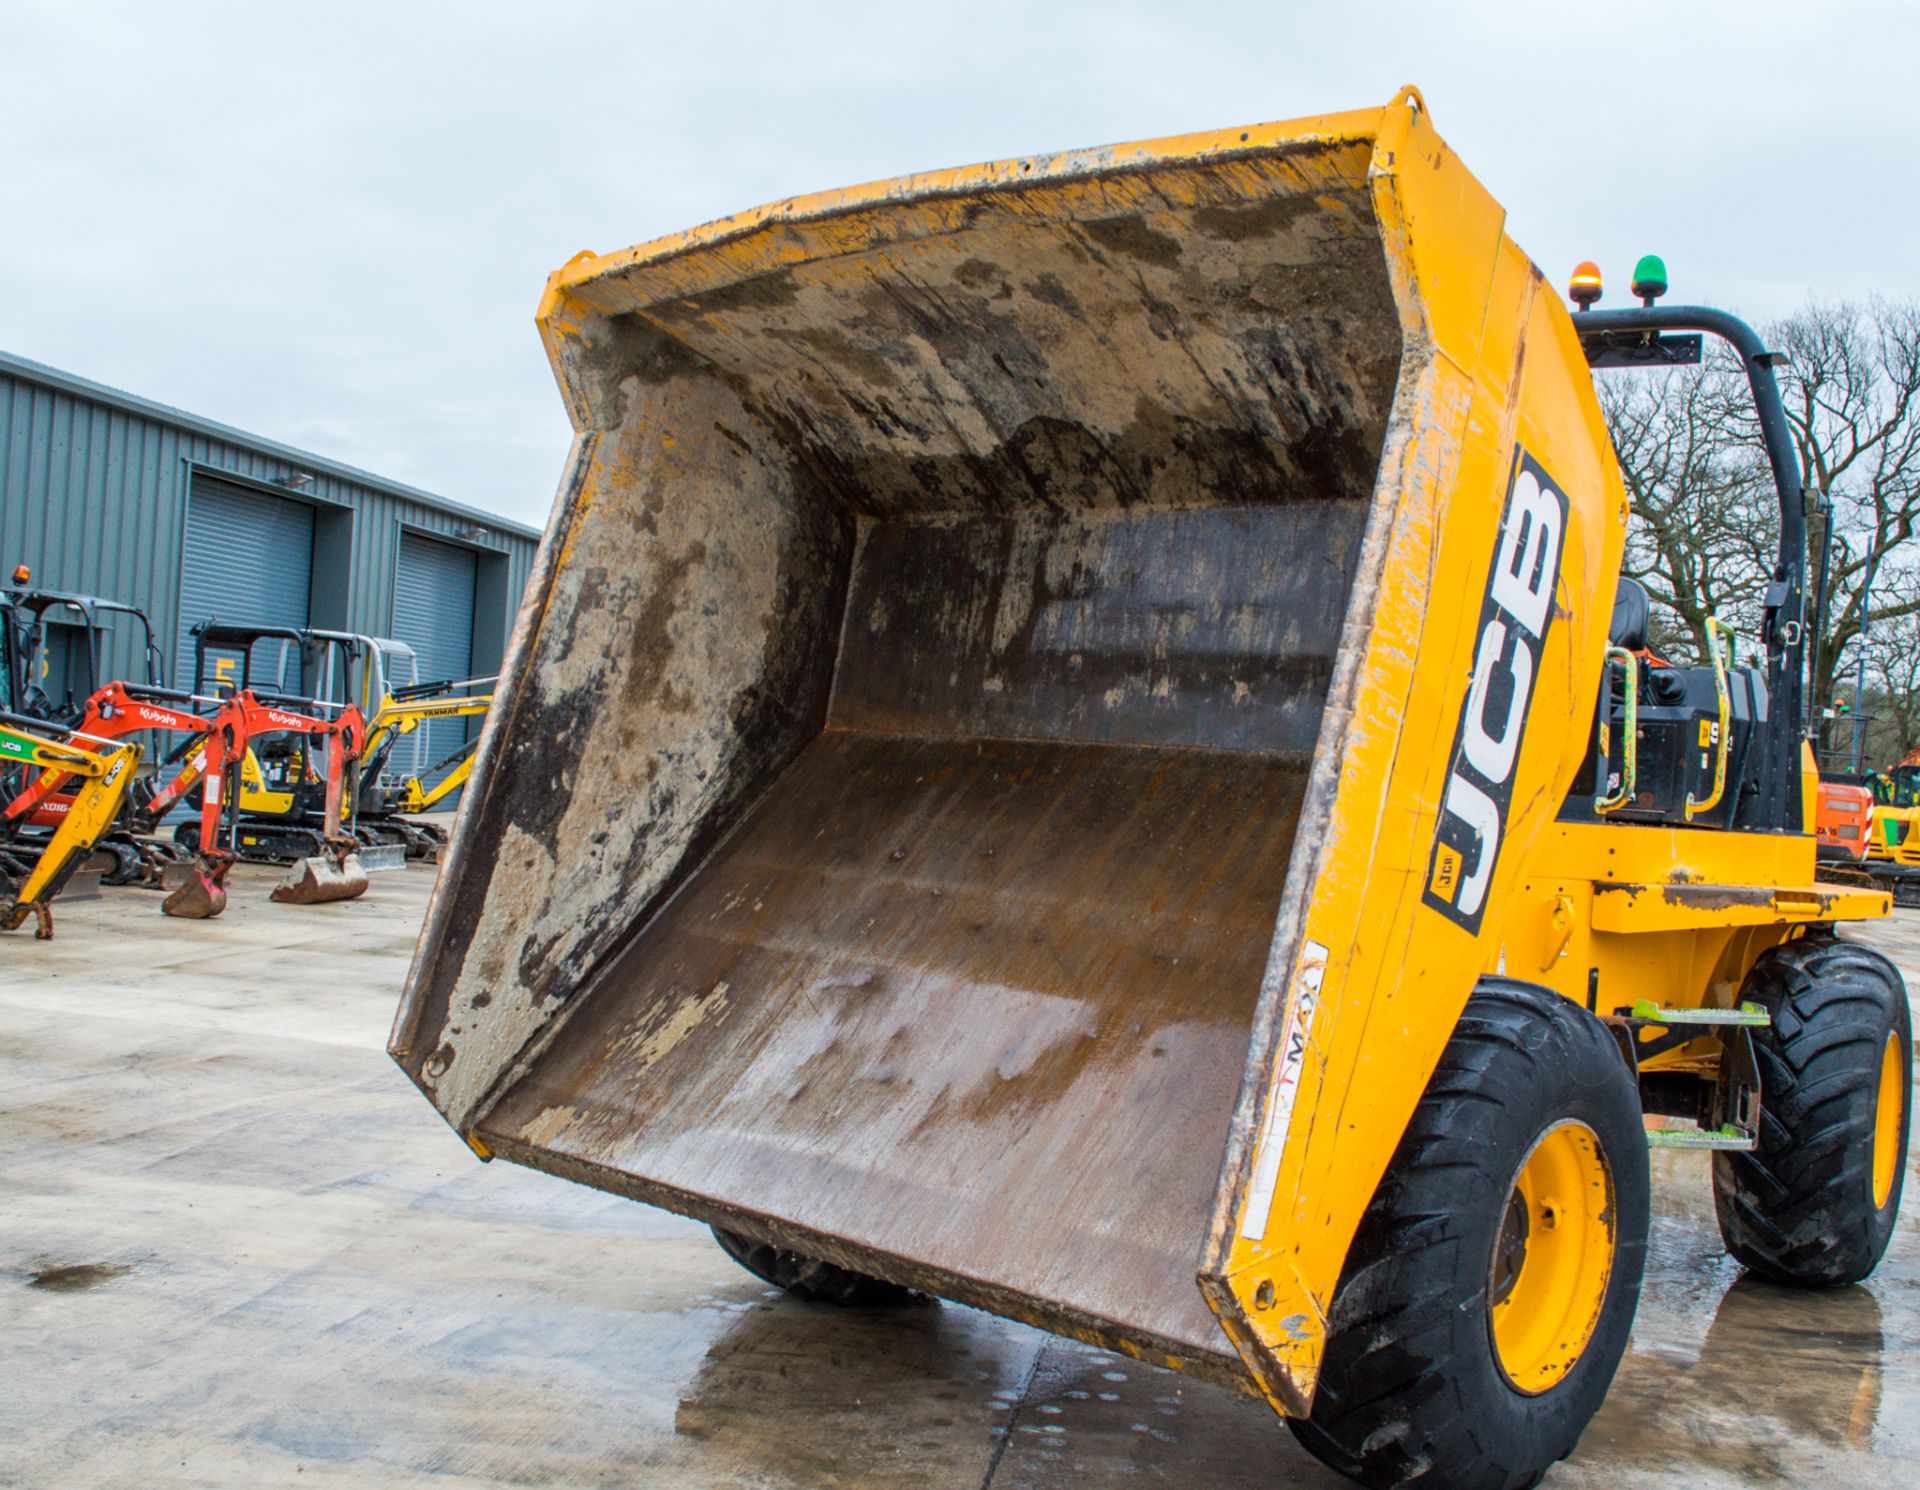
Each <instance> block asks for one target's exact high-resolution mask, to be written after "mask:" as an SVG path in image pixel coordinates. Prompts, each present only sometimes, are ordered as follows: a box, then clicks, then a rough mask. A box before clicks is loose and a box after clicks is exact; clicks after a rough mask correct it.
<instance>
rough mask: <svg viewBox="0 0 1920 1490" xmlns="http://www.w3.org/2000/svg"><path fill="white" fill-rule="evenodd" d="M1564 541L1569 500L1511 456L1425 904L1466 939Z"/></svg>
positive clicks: (1501, 822)
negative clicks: (1510, 472)
mask: <svg viewBox="0 0 1920 1490" xmlns="http://www.w3.org/2000/svg"><path fill="white" fill-rule="evenodd" d="M1566 536H1567V499H1566V498H1565V497H1564V496H1563V495H1561V493H1560V490H1559V488H1558V486H1556V485H1555V483H1554V481H1553V478H1552V477H1550V476H1548V475H1547V473H1546V471H1545V470H1543V469H1542V468H1541V466H1540V463H1539V462H1538V461H1536V460H1535V459H1534V458H1533V457H1532V456H1530V455H1528V454H1527V453H1526V451H1524V450H1521V451H1519V452H1517V455H1516V459H1515V461H1514V467H1513V481H1512V484H1511V485H1510V486H1509V487H1508V488H1507V506H1506V511H1505V512H1504V513H1503V514H1502V515H1501V519H1500V537H1499V540H1498V542H1497V543H1496V545H1495V547H1494V551H1493V568H1492V569H1491V570H1490V571H1489V572H1488V574H1487V590H1486V597H1485V599H1484V600H1482V601H1481V604H1480V632H1479V640H1478V642H1476V644H1475V646H1474V653H1473V673H1472V676H1471V678H1470V680H1469V682H1468V684H1467V698H1466V702H1465V703H1464V704H1462V705H1461V708H1460V722H1459V724H1458V725H1457V726H1456V727H1455V729H1454V732H1453V752H1452V754H1451V756H1450V757H1449V759H1450V762H1451V765H1450V768H1449V770H1448V772H1447V785H1446V794H1445V796H1444V798H1443V799H1442V801H1441V804H1440V822H1439V826H1438V827H1437V828H1436V829H1435V832H1434V836H1433V852H1432V856H1431V858H1430V860H1429V862H1428V865H1427V887H1426V890H1425V892H1424V893H1423V894H1422V896H1421V899H1422V900H1424V901H1425V902H1426V904H1428V905H1429V906H1431V907H1432V908H1433V909H1434V910H1436V911H1438V912H1440V914H1441V915H1443V916H1445V917H1446V918H1447V919H1448V920H1450V921H1452V922H1454V923H1455V924H1457V925H1460V926H1464V927H1465V928H1466V929H1467V930H1468V931H1470V932H1476V933H1477V932H1478V931H1479V930H1480V918H1481V916H1482V914H1483V913H1484V912H1485V910H1486V903H1487V885H1488V882H1489V881H1490V880H1491V879H1492V878H1493V867H1494V865H1495V864H1496V863H1497V862H1498V861H1499V858H1500V845H1501V843H1502V842H1503V841H1504V840H1505V837H1506V827H1507V809H1508V808H1509V807H1510V806H1511V805H1512V802H1513V771H1514V764H1515V762H1516V761H1517V760H1518V759H1519V757H1520V741H1521V737H1522V735H1523V734H1524V733H1525V731H1526V727H1527V706H1528V704H1530V703H1531V702H1532V700H1533V687H1534V683H1535V681H1536V680H1537V679H1538V677H1539V675H1540V655H1541V652H1542V651H1543V650H1544V648H1545V646H1546V640H1547V630H1548V628H1549V627H1550V626H1552V624H1553V597H1554V590H1555V588H1556V587H1557V586H1558V584H1559V582H1560V554H1561V551H1562V549H1563V548H1564V547H1565V543H1566Z"/></svg>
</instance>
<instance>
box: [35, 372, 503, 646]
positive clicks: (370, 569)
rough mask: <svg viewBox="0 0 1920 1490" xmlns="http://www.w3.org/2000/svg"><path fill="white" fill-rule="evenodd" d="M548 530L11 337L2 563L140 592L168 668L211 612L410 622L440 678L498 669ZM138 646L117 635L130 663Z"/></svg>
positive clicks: (244, 618)
mask: <svg viewBox="0 0 1920 1490" xmlns="http://www.w3.org/2000/svg"><path fill="white" fill-rule="evenodd" d="M539 536H540V535H539V534H538V533H537V532H536V531H535V530H533V529H531V528H528V527H524V526H522V525H521V524H518V523H512V522H508V521H507V520H505V519H504V518H500V517H496V516H494V515H492V514H490V513H485V512H480V511H477V510H475V509H473V508H470V507H463V506H461V505H460V504H459V503H457V502H449V501H447V500H445V499H444V498H441V497H436V496H433V495H432V494H430V493H428V492H424V491H419V490H417V489H415V488H413V487H409V486H403V485H401V484H400V483H398V482H393V481H387V480H383V479H382V478H380V477H378V476H374V475H370V474H369V473H367V472H365V471H360V470H355V469H354V468H353V467H351V466H346V465H342V464H340V463H339V462H338V461H331V460H327V459H326V458H324V457H322V456H318V455H312V454H309V453H308V452H306V451H303V450H296V449H294V448H292V447H290V446H286V445H281V444H278V443H277V442H275V441H272V440H265V439H261V438H259V437H258V436H255V435H249V434H245V433H243V432H242V431H240V430H237V429H231V428H228V427H227V426H225V425H221V424H215V423H213V422H212V421H210V420H206V419H200V418H197V417H195V416H194V415H192V414H187V413H183V412H181V411H180V410H178V409H172V408H168V407H166V406H164V405H161V404H156V403H152V402H150V401H148V400H146V399H142V398H136V397H133V396H132V395H130V394H126V393H121V392H119V391H117V390H115V389H112V388H106V387H103V386H101V385H100V384H97V383H90V382H88V381H86V380H85V379H82V378H76V377H73V376H72V375H70V374H68V373H63V372H59V371H56V370H55V369H53V368H50V367H45V366H42V365H41V364H39V363H36V362H29V361H26V360H25V359H23V358H18V357H12V356H9V355H7V354H5V353H0V574H10V573H11V572H12V571H13V569H14V566H15V565H18V564H25V565H27V566H29V568H30V569H31V570H32V572H33V582H34V584H35V585H36V586H40V587H44V588H47V589H59V590H78V591H84V592H87V593H90V594H96V595H103V596H107V597H110V598H112V599H115V600H124V601H129V602H131V603H133V604H135V605H138V606H140V607H141V608H142V609H143V610H145V611H146V612H147V614H148V615H149V616H151V617H152V619H153V625H154V631H155V634H156V639H157V640H158V641H159V643H160V647H161V650H162V652H163V653H164V654H165V655H166V657H167V660H168V676H167V681H168V682H169V683H175V684H185V683H190V682H191V679H192V669H193V653H192V645H191V641H190V639H189V631H190V628H191V627H192V626H193V625H195V624H196V623H197V622H200V621H203V620H205V619H207V618H208V617H218V619H219V620H221V621H223V622H229V623H238V624H248V625H254V624H266V625H294V626H303V625H312V626H320V627H326V628H330V629H333V630H339V631H357V632H365V633H369V634H372V635H377V636H390V637H397V638H398V639H399V640H401V641H404V642H407V643H409V644H410V645H411V646H412V647H413V648H414V650H415V651H416V652H417V653H418V654H419V658H420V676H421V677H422V678H436V677H459V676H474V675H481V674H487V673H492V672H495V671H497V670H498V667H499V664H500V659H501V654H502V651H503V650H504V648H505V645H506V639H507V633H508V630H509V629H510V628H511V626H512V624H513V616H514V611H515V610H516V608H517V607H518V605H519V600H520V592H521V590H522V589H523V588H524V586H525V584H526V579H527V573H528V570H529V568H530V567H531V564H532V561H533V552H534V548H535V545H536V544H537V542H538V541H539ZM125 630H126V628H122V631H123V632H124V631H125ZM136 645H137V644H136V643H135V641H134V639H133V637H132V636H131V634H130V633H129V634H116V636H115V639H114V649H115V650H114V655H113V656H112V657H111V658H110V663H111V666H112V667H113V668H114V669H115V671H116V673H117V675H119V676H138V673H139V664H140V659H139V655H138V652H137V651H136V650H135V647H136Z"/></svg>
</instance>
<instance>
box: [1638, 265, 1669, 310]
mask: <svg viewBox="0 0 1920 1490" xmlns="http://www.w3.org/2000/svg"><path fill="white" fill-rule="evenodd" d="M1633 293H1634V294H1636V295H1638V296H1639V297H1640V303H1641V304H1642V305H1652V304H1653V302H1654V301H1656V300H1658V299H1659V298H1660V297H1661V296H1662V295H1664V294H1666V293H1667V262H1666V260H1665V259H1663V258H1661V257H1660V255H1659V254H1644V255H1642V256H1641V259H1640V262H1639V263H1637V264H1635V265H1634V266H1633Z"/></svg>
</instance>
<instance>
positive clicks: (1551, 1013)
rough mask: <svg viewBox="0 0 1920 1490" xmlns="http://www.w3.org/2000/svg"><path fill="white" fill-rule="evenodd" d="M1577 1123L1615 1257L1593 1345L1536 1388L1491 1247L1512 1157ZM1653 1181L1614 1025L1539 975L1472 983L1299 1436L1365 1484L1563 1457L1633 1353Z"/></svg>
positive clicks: (1467, 1481) (1449, 1482)
mask: <svg viewBox="0 0 1920 1490" xmlns="http://www.w3.org/2000/svg"><path fill="white" fill-rule="evenodd" d="M1568 1123H1577V1124H1584V1125H1585V1127H1586V1128H1587V1129H1589V1130H1590V1131H1591V1134H1592V1138H1593V1140H1594V1142H1595V1146H1596V1147H1597V1150H1598V1152H1599V1153H1600V1154H1601V1155H1602V1156H1603V1157H1604V1158H1605V1161H1606V1168H1607V1170H1608V1172H1609V1174H1610V1177H1611V1182H1612V1196H1611V1207H1612V1212H1613V1220H1614V1231H1613V1244H1614V1245H1613V1258H1612V1265H1611V1268H1610V1270H1609V1273H1608V1276H1607V1281H1606V1285H1605V1290H1604V1293H1603V1294H1601V1296H1600V1302H1599V1306H1598V1310H1597V1313H1596V1314H1595V1315H1594V1322H1593V1327H1592V1332H1591V1334H1590V1335H1589V1336H1588V1338H1587V1343H1586V1345H1585V1347H1584V1348H1583V1349H1582V1350H1581V1351H1580V1353H1579V1355H1578V1356H1577V1357H1575V1359H1574V1361H1573V1363H1572V1364H1571V1366H1569V1367H1567V1368H1566V1369H1565V1374H1564V1375H1563V1376H1561V1377H1560V1378H1559V1380H1558V1381H1557V1382H1556V1383H1555V1384H1553V1385H1551V1386H1548V1387H1547V1388H1546V1389H1545V1390H1543V1391H1539V1392H1537V1393H1532V1394H1529V1393H1527V1392H1523V1391H1521V1390H1520V1389H1519V1388H1517V1387H1515V1386H1514V1385H1513V1384H1512V1382H1511V1381H1510V1380H1509V1378H1508V1376H1507V1373H1506V1371H1505V1369H1504V1368H1503V1366H1502V1364H1501V1361H1500V1359H1499V1356H1498V1352H1497V1350H1496V1348H1495V1345H1494V1341H1493V1328H1492V1322H1491V1314H1490V1312H1489V1302H1490V1291H1491V1289H1492V1286H1493V1272H1494V1264H1495V1251H1496V1247H1497V1246H1498V1245H1499V1244H1500V1243H1501V1242H1502V1240H1503V1227H1504V1226H1505V1224H1506V1222H1507V1208H1508V1203H1509V1199H1510V1198H1511V1197H1512V1196H1513V1195H1514V1185H1515V1181H1516V1178H1517V1177H1518V1175H1519V1173H1520V1171H1521V1169H1522V1167H1523V1165H1525V1164H1526V1162H1527V1161H1528V1159H1529V1157H1530V1156H1531V1155H1532V1153H1533V1152H1534V1148H1535V1145H1536V1144H1537V1143H1538V1142H1539V1141H1540V1140H1541V1139H1542V1138H1543V1137H1545V1136H1547V1135H1548V1134H1550V1133H1552V1132H1553V1131H1554V1130H1556V1129H1557V1128H1560V1127H1561V1126H1563V1125H1565V1124H1568ZM1648 1191H1649V1180H1648V1170H1647V1142H1646V1134H1645V1131H1644V1129H1643V1127H1642V1123H1641V1113H1640V1098H1639V1091H1638V1088H1637V1086H1636V1084H1635V1081H1634V1077H1633V1074H1632V1072H1631V1071H1629V1070H1628V1068H1627V1064H1626V1061H1625V1060H1624V1059H1623V1058H1622V1056H1621V1054H1620V1049H1619V1047H1618V1045H1616V1044H1615V1042H1614V1039H1613V1036H1612V1035H1611V1034H1610V1033H1609V1032H1608V1031H1607V1029H1606V1027H1605V1026H1604V1025H1603V1024H1601V1022H1600V1021H1599V1020H1597V1019H1595V1018H1594V1017H1593V1016H1592V1015H1591V1014H1589V1013H1587V1012H1586V1010H1584V1009H1582V1008H1580V1007H1578V1006H1577V1005H1575V1004H1573V1003H1571V1002H1569V1001H1568V1000H1567V999H1565V998H1562V997H1561V996H1560V995H1558V994H1556V993H1553V992H1550V991H1549V990H1547V989H1543V988H1536V987H1534V986H1533V985H1531V984H1526V983H1517V982H1514V981H1511V980H1509V979H1505V978H1485V979H1482V980H1481V982H1480V984H1479V986H1478V987H1477V988H1476V989H1475V990H1474V994H1473V997H1472V998H1471V999H1469V1000H1468V1002H1467V1007H1466V1010H1465V1012H1464V1013H1463V1014H1462V1015H1461V1017H1460V1023H1459V1026H1458V1027H1457V1028H1456V1029H1455V1031H1454V1034H1453V1038H1452V1040H1450V1041H1449V1042H1448V1044H1447V1048H1446V1051H1445V1053H1444V1054H1443V1055H1442V1056H1441V1058H1440V1064H1439V1067H1438V1068H1437V1069H1436V1070H1435V1071H1434V1073H1433V1079H1432V1080H1431V1081H1430V1082H1428V1084H1427V1089H1426V1092H1425V1093H1424V1095H1422V1097H1421V1099H1420V1103H1419V1106H1418V1107H1417V1108H1416V1109H1415V1110H1414V1114H1413V1119H1412V1121H1411V1122H1409V1123H1408V1125H1407V1131H1406V1133H1405V1135H1404V1136H1403V1137H1402V1138H1401V1140H1400V1147H1399V1149H1398V1150H1397V1151H1396V1152H1395V1154H1394V1157H1393V1160H1392V1162H1391V1164H1390V1165H1389V1166H1388V1169H1387V1173H1386V1176H1385V1177H1384V1178H1383V1179H1382V1180H1381V1182H1380V1188H1379V1190H1378V1191H1377V1192H1375V1194H1374V1198H1373V1201H1372V1204H1371V1205H1369V1206H1368V1208H1367V1213H1366V1216H1365V1218H1364V1219H1363V1220H1362V1222H1361V1224H1360V1230H1359V1233H1358V1235H1357V1236H1356V1237H1355V1238H1354V1243H1353V1247H1352V1249H1351V1250H1350V1251H1349V1252H1348V1254H1347V1263H1346V1267H1345V1269H1344V1270H1343V1272H1342V1273H1341V1277H1340V1284H1339V1287H1338V1290H1337V1291H1336V1293H1335V1296H1334V1304H1333V1309H1332V1313H1331V1316H1330V1318H1329V1320H1328V1338H1327V1348H1326V1354H1325V1356H1324V1358H1323V1360H1322V1364H1321V1367H1320V1383H1319V1388H1318V1391H1317V1394H1316V1396H1315V1398H1314V1403H1313V1414H1312V1416H1311V1417H1310V1418H1306V1419H1289V1420H1288V1426H1289V1427H1290V1428H1292V1430H1293V1433H1294V1436H1295V1437H1296V1438H1298V1439H1299V1440H1300V1442H1301V1443H1302V1444H1303V1445H1304V1446H1305V1447H1306V1448H1307V1450H1308V1451H1309V1452H1310V1453H1312V1454H1313V1455H1314V1457H1315V1458H1317V1459H1319V1460H1320V1461H1321V1462H1322V1463H1324V1464H1327V1465H1329V1466H1330V1467H1332V1468H1334V1469H1336V1470H1338V1471H1340V1472H1341V1473H1342V1474H1345V1475H1348V1476H1350V1477H1351V1478H1353V1479H1356V1480H1359V1481H1360V1482H1361V1483H1362V1484H1366V1485H1374V1486H1387V1485H1420V1486H1433V1487H1439V1486H1446V1487H1448V1490H1524V1487H1527V1486H1530V1485H1532V1484H1534V1483H1535V1482H1536V1481H1537V1480H1538V1479H1539V1478H1540V1476H1541V1475H1542V1474H1544V1473H1545V1472H1546V1471H1547V1469H1548V1468H1549V1467H1550V1466H1551V1465H1553V1464H1554V1463H1555V1462H1556V1461H1557V1460H1560V1459H1563V1458H1565V1457H1566V1456H1567V1455H1568V1454H1569V1453H1570V1452H1572V1450H1573V1446H1574V1444H1575V1443H1576V1442H1578V1440H1579V1437H1580V1434H1581V1431H1582V1430H1583V1429H1584V1428H1585V1427H1586V1425H1587V1422H1588V1420H1589V1419H1590V1418H1591V1417H1592V1416H1593V1414H1594V1412H1595V1411H1596V1410H1597V1409H1598V1408H1599V1406H1600V1403H1601V1400H1602V1399H1603V1398H1604V1397H1605V1396H1606V1394H1607V1387H1608V1385H1609V1384H1610V1383H1611V1382H1612V1380H1613V1373H1614V1368H1615V1367H1616V1366H1618V1365H1619V1363H1620V1357H1621V1354H1622V1352H1623V1351H1624V1350H1625V1349H1626V1345H1627V1335H1628V1332H1629V1331H1630V1329H1631V1328H1632V1325H1633V1314H1634V1309H1635V1307H1636V1306H1637V1305H1638V1303H1639V1299H1640V1275H1641V1272H1642V1270H1643V1268H1644V1266H1645V1262H1646V1239H1647V1220H1648Z"/></svg>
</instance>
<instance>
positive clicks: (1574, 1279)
mask: <svg viewBox="0 0 1920 1490" xmlns="http://www.w3.org/2000/svg"><path fill="white" fill-rule="evenodd" d="M1613 1252H1614V1212H1613V1172H1612V1170H1610V1169H1609V1168H1608V1166H1607V1156H1606V1153H1605V1152H1604V1151H1603V1150H1602V1149H1601V1147H1600V1138H1599V1135H1598V1134H1596V1133H1595V1132H1594V1131H1593V1129H1591V1128H1589V1127H1588V1126H1587V1125H1586V1124H1585V1123H1579V1122H1565V1123H1561V1124H1559V1125H1557V1126H1555V1127H1553V1128H1549V1129H1548V1130H1547V1131H1546V1132H1545V1133H1544V1134H1542V1135H1541V1137H1540V1139H1539V1140H1538V1141H1537V1142H1536V1143H1535V1144H1534V1146H1533V1150H1532V1152H1530V1153H1529V1154H1528V1155H1527V1157H1526V1160H1525V1162H1524V1163H1522V1164H1521V1166H1520V1172H1519V1173H1518V1174H1517V1175H1515V1176H1514V1180H1513V1188H1512V1193H1511V1195H1510V1196H1509V1198H1508V1201H1507V1209H1506V1214H1505V1216H1504V1217H1503V1219H1502V1223H1501V1227H1500V1231H1499V1234H1498V1235H1497V1236H1496V1238H1495V1240H1494V1247H1493V1266H1492V1271H1491V1273H1490V1276H1489V1283H1488V1289H1487V1309H1488V1325H1489V1328H1490V1330H1491V1333H1492V1335H1493V1354H1494V1359H1495V1360H1497V1361H1498V1362H1499V1363H1500V1369H1501V1370H1502V1371H1503V1372H1505V1373H1506V1377H1507V1380H1508V1381H1509V1382H1510V1383H1512V1385H1513V1386H1514V1387H1515V1388H1516V1389H1517V1390H1519V1391H1522V1392H1525V1393H1527V1394H1529V1395H1537V1394H1539V1393H1541V1392H1545V1391H1549V1390H1551V1389H1552V1388H1553V1387H1555V1386H1557V1385H1558V1384H1559V1383H1560V1381H1561V1380H1562V1379H1563V1378H1564V1377H1565V1376H1566V1374H1567V1373H1568V1372H1569V1371H1571V1370H1572V1369H1573V1367H1574V1364H1575V1363H1576V1362H1577V1361H1578V1360H1579V1359H1580V1356H1581V1353H1582V1352H1583V1351H1585V1350H1586V1348H1587V1342H1588V1341H1590V1340H1592V1338H1593V1331H1594V1327H1595V1326H1596V1325H1597V1324H1598V1323H1599V1322H1600V1306H1601V1305H1602V1304H1603V1303H1605V1302H1606V1297H1607V1280H1608V1279H1609V1278H1610V1277H1611V1276H1612V1274H1613Z"/></svg>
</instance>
